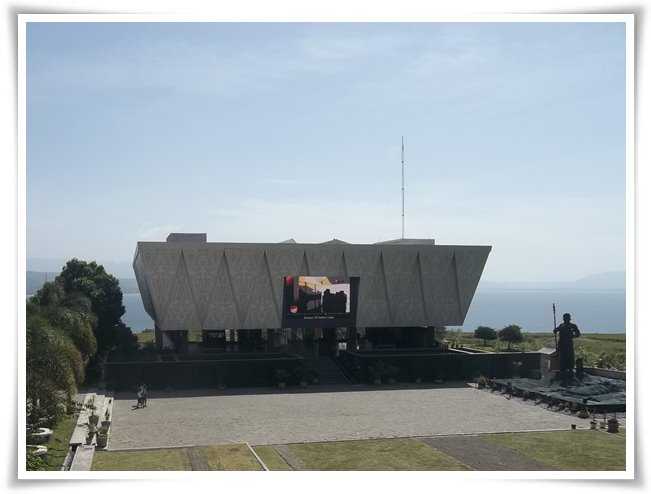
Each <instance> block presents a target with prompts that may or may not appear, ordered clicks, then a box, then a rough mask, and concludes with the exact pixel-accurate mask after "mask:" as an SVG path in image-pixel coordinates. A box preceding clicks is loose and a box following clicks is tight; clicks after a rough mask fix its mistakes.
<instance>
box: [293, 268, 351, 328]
mask: <svg viewBox="0 0 651 494" xmlns="http://www.w3.org/2000/svg"><path fill="white" fill-rule="evenodd" d="M354 290H355V286H354V283H353V284H352V287H351V279H350V278H346V277H335V276H286V277H285V280H284V303H283V306H284V314H283V316H284V319H285V320H286V321H289V322H296V323H298V322H303V323H305V322H310V321H314V322H317V321H318V322H322V323H326V324H327V323H328V321H331V322H332V323H337V322H338V323H341V324H343V323H350V320H351V319H352V318H353V315H352V313H353V312H354V310H353V308H354V300H353V299H354Z"/></svg>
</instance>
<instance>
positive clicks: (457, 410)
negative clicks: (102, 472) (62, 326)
mask: <svg viewBox="0 0 651 494" xmlns="http://www.w3.org/2000/svg"><path fill="white" fill-rule="evenodd" d="M318 389H319V388H318V387H313V388H308V390H307V391H302V392H301V391H299V392H293V391H287V392H283V391H280V390H278V391H269V390H261V391H260V392H259V393H256V392H254V391H252V390H246V391H245V390H243V391H242V392H241V393H238V392H236V391H233V390H227V391H224V392H219V391H215V390H211V391H205V390H204V391H201V390H197V391H196V392H180V391H179V392H169V393H158V394H157V393H151V395H150V398H149V403H148V406H147V407H146V408H142V409H133V407H134V404H135V396H131V395H126V394H118V395H117V396H116V399H115V404H114V408H113V425H112V427H111V437H110V441H109V449H124V448H162V447H171V446H193V445H211V444H224V443H228V442H249V443H250V444H253V445H262V444H286V443H297V442H318V441H336V440H347V439H369V438H391V437H418V436H420V437H423V436H435V435H441V434H467V433H487V432H518V431H525V430H554V429H564V430H568V429H570V426H571V424H577V427H578V428H587V427H588V420H587V419H580V418H578V417H576V416H572V415H568V414H563V413H558V412H553V411H550V410H547V409H546V408H544V407H543V406H535V405H533V404H532V403H531V402H522V401H521V400H518V399H510V400H509V399H506V398H505V397H504V396H502V395H500V394H493V393H491V392H489V391H485V390H477V389H475V388H472V387H467V386H463V385H459V386H457V387H438V388H427V389H422V388H421V389H377V388H364V387H354V386H353V387H348V388H347V389H341V390H332V391H323V392H316V391H315V390H318Z"/></svg>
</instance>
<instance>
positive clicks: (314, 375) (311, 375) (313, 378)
mask: <svg viewBox="0 0 651 494" xmlns="http://www.w3.org/2000/svg"><path fill="white" fill-rule="evenodd" d="M308 380H309V381H310V382H311V383H312V384H319V373H318V372H317V371H316V370H315V369H310V370H309V371H308Z"/></svg>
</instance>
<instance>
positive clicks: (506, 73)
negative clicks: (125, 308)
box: [27, 23, 626, 282]
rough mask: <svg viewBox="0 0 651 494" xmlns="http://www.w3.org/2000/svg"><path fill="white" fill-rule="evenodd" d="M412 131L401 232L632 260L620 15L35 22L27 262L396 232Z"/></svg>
mask: <svg viewBox="0 0 651 494" xmlns="http://www.w3.org/2000/svg"><path fill="white" fill-rule="evenodd" d="M401 136H405V161H406V167H405V170H406V171H405V173H406V200H405V208H406V213H405V218H406V219H405V228H406V235H405V236H406V237H409V238H434V239H436V243H438V244H450V245H491V246H492V247H493V250H492V252H491V254H490V256H489V259H488V262H487V265H486V268H485V271H484V279H485V280H491V281H523V280H526V281H534V282H545V281H570V280H574V279H577V278H581V277H584V276H587V275H590V274H593V273H599V272H605V271H616V270H623V269H624V268H625V195H626V187H625V26H624V24H622V23H420V24H398V23H396V24H381V23H380V24H336V23H333V24H302V23H299V24H274V23H251V24H239V23H223V24H222V23H194V24H193V23H188V24H183V23H160V24H156V23H147V24H144V23H30V24H29V25H28V30H27V257H28V268H29V267H30V259H41V260H42V259H57V260H59V259H67V258H71V257H79V258H82V259H88V260H97V261H99V262H104V263H114V262H118V263H124V264H125V265H127V263H129V262H130V261H131V259H132V256H133V253H134V251H135V247H136V242H137V241H139V240H161V241H162V240H164V239H165V237H166V236H167V234H168V233H170V232H172V231H175V232H177V231H178V232H206V233H207V234H208V240H209V241H222V242H231V241H232V242H277V241H282V240H285V239H288V238H294V239H296V240H297V241H298V242H322V241H326V240H329V239H332V238H339V239H342V240H345V241H348V242H354V243H373V242H377V241H381V240H389V239H394V238H398V237H400V230H401V216H400V213H401V192H400V186H401V184H400V181H401V165H400V140H401ZM33 265H35V263H34V264H33ZM122 276H123V274H122Z"/></svg>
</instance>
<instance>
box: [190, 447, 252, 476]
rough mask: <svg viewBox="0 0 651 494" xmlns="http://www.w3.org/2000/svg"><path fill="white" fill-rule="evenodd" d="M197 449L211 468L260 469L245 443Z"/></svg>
mask: <svg viewBox="0 0 651 494" xmlns="http://www.w3.org/2000/svg"><path fill="white" fill-rule="evenodd" d="M197 449H198V450H199V451H200V453H201V455H202V456H203V457H204V458H205V460H206V462H207V463H208V466H209V467H210V469H211V470H262V466H261V465H260V463H258V460H256V458H255V456H253V453H251V451H250V450H249V448H247V446H246V444H223V445H219V446H205V447H200V448H197Z"/></svg>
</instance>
